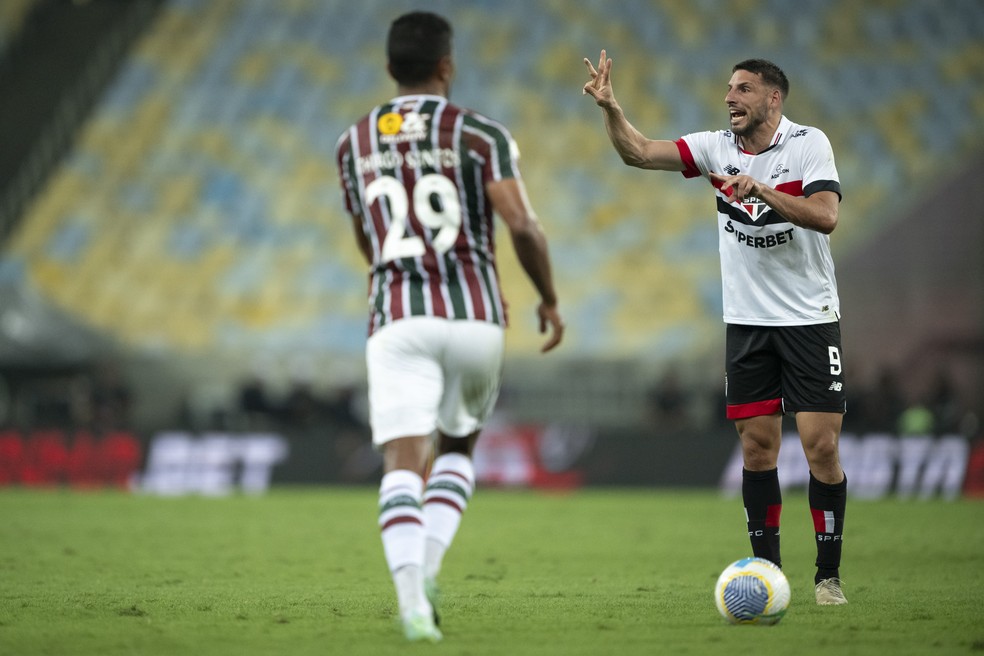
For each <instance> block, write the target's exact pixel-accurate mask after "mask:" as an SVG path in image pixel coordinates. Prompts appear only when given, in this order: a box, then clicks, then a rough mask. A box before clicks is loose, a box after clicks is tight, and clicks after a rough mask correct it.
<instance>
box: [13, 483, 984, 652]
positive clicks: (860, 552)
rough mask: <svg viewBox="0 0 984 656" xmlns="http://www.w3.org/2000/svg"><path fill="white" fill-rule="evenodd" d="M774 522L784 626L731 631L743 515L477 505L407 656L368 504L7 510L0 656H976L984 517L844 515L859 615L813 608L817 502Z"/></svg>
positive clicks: (697, 503)
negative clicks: (722, 581) (420, 640)
mask: <svg viewBox="0 0 984 656" xmlns="http://www.w3.org/2000/svg"><path fill="white" fill-rule="evenodd" d="M783 510H784V512H783V558H784V561H785V562H784V569H785V571H786V574H787V576H788V578H789V580H790V584H791V586H792V590H793V596H792V603H791V605H790V608H789V612H788V614H787V615H786V617H785V619H783V621H782V622H780V623H779V624H778V625H777V626H774V627H757V626H731V625H728V624H726V623H725V622H724V620H722V619H721V617H720V616H719V615H718V613H717V610H716V608H715V606H714V600H713V587H714V582H715V580H716V578H717V575H718V574H719V573H720V571H721V569H723V568H724V566H725V565H727V564H728V563H729V562H730V561H732V560H734V559H737V558H739V557H742V556H745V555H747V553H748V544H747V538H746V537H745V535H744V531H743V529H744V516H743V513H742V509H741V503H740V501H739V500H737V499H729V498H723V497H722V496H720V495H719V494H718V493H716V492H712V491H683V490H586V491H579V492H574V493H569V494H547V493H537V492H517V491H501V490H492V489H487V488H481V487H480V488H479V490H478V491H477V493H476V495H475V497H474V499H473V501H472V503H471V506H470V507H469V509H468V512H467V514H466V516H465V518H464V522H463V524H462V528H461V531H460V532H459V534H458V539H457V541H456V543H455V545H454V547H453V549H452V551H451V552H450V553H449V555H448V557H447V559H446V561H445V567H444V572H443V574H442V580H441V584H442V587H443V592H444V603H443V630H444V634H445V639H444V642H443V643H440V644H438V645H431V644H414V645H410V644H408V643H406V642H405V641H404V639H403V637H402V634H401V633H400V631H399V629H398V627H397V624H396V620H395V611H396V608H395V598H394V597H395V596H394V594H393V591H392V587H391V583H390V580H389V576H388V574H387V572H386V568H385V565H384V561H383V556H382V547H381V545H380V542H379V536H378V529H377V528H376V492H375V490H374V489H371V488H322V489H309V488H305V489H296V490H295V489H289V488H287V489H275V490H274V491H272V492H271V493H269V494H267V495H265V496H261V497H241V496H237V497H229V498H221V499H205V498H197V497H185V498H175V499H161V498H151V497H145V496H139V495H129V494H124V493H109V492H88V493H71V492H64V491H25V490H6V491H2V492H0V654H3V655H9V656H21V655H23V656H30V655H34V654H52V655H58V656H62V655H65V656H69V655H76V654H79V655H83V654H93V655H95V654H98V655H100V656H111V655H116V654H134V655H149V656H154V655H165V654H166V655H176V654H196V655H206V656H209V655H213V654H230V655H233V654H235V655H237V656H238V655H240V654H289V655H291V656H298V655H304V654H356V655H358V654H374V655H375V654H406V653H424V652H426V651H431V652H434V653H443V654H467V655H472V656H478V655H481V654H565V655H570V654H619V655H621V654H655V653H665V654H694V655H703V654H744V653H754V654H756V656H760V655H770V654H800V653H801V654H813V653H826V654H838V655H839V654H873V655H874V654H878V655H881V654H974V653H977V654H984V610H982V609H984V592H982V590H984V502H981V501H967V500H965V501H957V502H952V503H948V502H943V501H897V500H886V501H877V502H875V501H853V502H851V503H850V504H849V506H848V515H847V522H846V525H847V534H846V541H845V546H844V565H843V568H842V575H843V578H844V579H845V581H846V586H845V591H846V594H847V596H848V599H849V600H850V604H849V605H847V606H842V607H823V608H821V607H817V606H816V605H815V604H814V602H813V589H812V578H813V560H814V558H815V549H814V547H813V533H812V526H811V523H810V519H809V512H808V510H807V504H806V498H805V496H803V495H787V497H786V499H785V501H784V508H783Z"/></svg>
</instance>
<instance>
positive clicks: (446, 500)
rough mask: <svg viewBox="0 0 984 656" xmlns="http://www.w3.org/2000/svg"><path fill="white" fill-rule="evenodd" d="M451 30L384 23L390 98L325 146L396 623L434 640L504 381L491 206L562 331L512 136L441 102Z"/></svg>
mask: <svg viewBox="0 0 984 656" xmlns="http://www.w3.org/2000/svg"><path fill="white" fill-rule="evenodd" d="M451 39H452V28H451V26H450V24H449V23H448V22H447V21H446V20H445V19H444V18H442V17H440V16H438V15H436V14H433V13H430V12H411V13H408V14H405V15H403V16H401V17H399V18H397V19H396V20H395V21H394V22H393V23H392V25H391V26H390V29H389V34H388V37H387V57H388V69H389V73H390V75H391V76H392V77H393V79H394V80H395V81H396V84H397V97H395V98H393V99H392V100H390V101H388V102H385V103H383V104H381V105H379V106H377V107H375V108H373V109H372V110H371V111H370V112H369V113H368V114H367V115H366V116H365V117H363V118H362V119H360V120H359V121H358V122H356V123H355V124H354V125H352V126H351V127H350V128H349V129H348V130H346V131H345V133H344V134H342V136H341V137H340V138H339V141H338V145H337V148H336V154H337V160H338V168H339V175H340V178H341V183H342V188H343V193H344V197H345V206H346V209H347V211H348V212H349V214H350V215H351V216H352V225H353V227H354V230H355V238H356V241H357V243H358V246H359V248H360V250H361V252H362V254H363V255H364V256H365V259H366V262H367V263H368V265H369V267H370V273H369V338H368V342H367V345H366V364H367V369H368V383H369V406H370V424H371V426H372V437H373V444H374V445H375V446H376V447H377V448H379V449H381V450H382V453H383V478H382V482H381V484H380V491H379V526H380V530H381V535H382V542H383V551H384V554H385V556H386V561H387V564H388V566H389V568H390V572H391V573H392V576H393V582H394V585H395V587H396V594H397V601H398V605H399V609H400V617H401V620H402V622H403V628H404V633H405V635H406V637H407V638H408V639H410V640H430V641H435V642H436V641H438V640H440V639H441V638H442V634H441V631H440V630H439V629H438V627H437V626H436V623H437V613H436V609H435V604H436V577H437V575H438V573H439V571H440V567H441V562H442V559H443V557H444V554H445V552H446V550H447V548H448V547H449V546H450V544H451V541H452V540H453V538H454V536H455V534H456V532H457V530H458V526H459V524H460V521H461V516H462V513H463V512H464V510H465V508H466V506H467V503H468V501H469V499H470V498H471V495H472V492H473V490H474V487H475V472H474V468H473V465H472V460H471V456H472V451H473V449H474V446H475V442H476V440H477V439H478V436H479V432H480V431H481V428H482V426H483V424H484V423H485V421H486V420H487V419H488V417H489V415H490V413H491V412H492V409H493V406H494V404H495V401H496V398H497V396H498V393H499V381H500V373H501V369H502V362H503V329H504V328H505V326H506V304H505V302H504V301H503V298H502V294H501V291H500V289H499V276H498V272H497V270H496V256H495V230H494V228H495V225H494V221H493V217H494V214H498V215H499V216H500V217H501V219H502V220H503V222H504V223H505V224H506V227H507V229H508V232H509V235H510V238H511V241H512V246H513V248H514V250H515V251H516V255H517V258H518V260H519V263H520V265H521V266H522V267H523V269H524V270H525V272H526V274H527V275H528V276H529V279H530V281H531V282H532V284H533V285H534V287H535V288H536V290H537V292H539V295H540V299H541V302H540V304H539V306H538V308H537V313H538V318H539V327H540V332H544V333H545V332H547V331H549V336H548V338H547V340H546V342H545V344H544V345H543V348H542V350H543V351H544V352H546V351H549V350H551V349H553V348H554V347H555V346H557V345H558V344H559V343H560V342H561V339H562V337H563V333H564V323H563V321H562V319H561V315H560V313H559V311H558V308H557V294H556V291H555V290H554V284H553V278H552V274H551V265H550V258H549V254H548V250H547V242H546V237H545V236H544V233H543V231H542V229H541V227H540V224H539V222H538V220H537V218H536V215H535V214H534V212H533V210H532V208H531V207H530V204H529V202H528V200H527V196H526V191H525V187H524V185H523V181H522V178H521V177H520V175H519V168H518V159H519V151H518V148H517V147H516V144H515V142H514V141H513V138H512V136H511V135H510V134H509V132H508V130H506V128H505V127H503V126H502V125H501V124H499V123H497V122H496V121H494V120H492V119H490V118H487V117H485V116H483V115H481V114H479V113H477V112H474V111H470V110H467V109H464V108H461V107H458V106H456V105H454V104H452V103H450V102H449V101H448V93H449V90H450V86H451V81H452V78H453V76H454V61H453V59H452V54H451ZM435 432H436V441H435V439H434V434H435ZM432 452H433V453H434V455H435V456H436V457H435V458H434V460H433V463H432V464H430V466H429V475H428V465H429V463H430V458H431V454H432ZM425 477H426V478H425Z"/></svg>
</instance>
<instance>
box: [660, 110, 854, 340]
mask: <svg viewBox="0 0 984 656" xmlns="http://www.w3.org/2000/svg"><path fill="white" fill-rule="evenodd" d="M676 144H677V148H679V150H680V156H681V157H682V158H683V163H684V165H685V166H686V169H685V170H684V171H683V175H684V176H685V177H688V178H692V177H697V176H704V177H709V174H710V173H717V174H719V175H748V176H750V177H752V178H754V179H755V180H757V181H759V182H760V183H763V184H766V185H768V186H770V187H773V188H775V189H776V190H778V191H782V192H785V193H787V194H790V195H792V196H803V197H807V196H810V195H811V194H814V193H817V192H818V191H833V192H835V193H836V194H837V195H838V197H840V179H839V178H838V175H837V168H836V166H835V165H834V154H833V150H832V149H831V147H830V141H829V140H828V139H827V136H826V135H825V134H824V133H823V132H821V131H820V130H818V129H816V128H813V127H808V126H805V125H797V124H796V123H793V122H792V121H790V120H789V119H787V118H786V117H785V116H783V117H782V120H781V121H780V123H779V128H778V129H777V130H776V133H775V135H774V136H773V139H772V145H771V146H770V147H769V148H767V149H766V150H764V151H762V152H761V153H758V154H755V155H753V154H751V153H748V152H746V151H744V150H743V149H742V148H741V146H740V144H739V140H738V137H737V136H736V135H735V134H734V133H732V132H731V131H730V130H720V131H717V132H697V133H694V134H688V135H685V136H684V137H681V138H680V139H678V140H677V142H676ZM715 193H716V197H717V210H718V229H719V233H718V239H719V249H720V252H721V279H722V285H723V300H724V321H725V323H735V324H746V325H755V326H798V325H809V324H819V323H829V322H832V321H837V320H838V319H839V318H840V301H839V299H838V296H837V282H836V280H835V278H834V262H833V259H832V258H831V255H830V238H829V237H828V236H827V235H825V234H823V233H820V232H817V231H815V230H808V229H806V228H800V227H797V226H795V225H793V224H792V223H790V222H789V221H787V220H786V218H785V217H783V216H782V215H780V214H779V213H778V212H776V211H775V210H773V209H772V208H770V207H769V206H768V205H766V204H765V203H763V202H761V201H760V200H759V199H757V198H746V199H743V200H742V202H740V203H739V202H735V203H729V202H728V201H727V198H726V196H725V195H724V194H723V193H722V192H721V190H716V192H715Z"/></svg>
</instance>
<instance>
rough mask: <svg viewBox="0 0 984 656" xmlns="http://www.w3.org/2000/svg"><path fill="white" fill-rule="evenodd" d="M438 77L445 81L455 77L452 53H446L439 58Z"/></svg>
mask: <svg viewBox="0 0 984 656" xmlns="http://www.w3.org/2000/svg"><path fill="white" fill-rule="evenodd" d="M437 77H438V78H439V79H440V80H441V81H442V82H444V83H450V82H451V80H452V79H453V78H454V60H453V59H452V58H451V55H444V56H443V57H441V59H440V60H438V62H437Z"/></svg>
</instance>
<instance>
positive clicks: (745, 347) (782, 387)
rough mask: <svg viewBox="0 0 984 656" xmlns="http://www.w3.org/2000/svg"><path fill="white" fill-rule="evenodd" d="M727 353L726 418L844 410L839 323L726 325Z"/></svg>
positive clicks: (844, 391) (844, 396) (845, 401)
mask: <svg viewBox="0 0 984 656" xmlns="http://www.w3.org/2000/svg"><path fill="white" fill-rule="evenodd" d="M726 349H727V356H726V357H727V362H726V364H725V371H726V377H725V385H724V387H725V397H726V399H727V403H728V410H727V411H728V419H745V418H747V417H757V416H760V415H771V414H775V413H777V412H787V411H788V412H840V413H843V412H844V411H845V410H846V409H847V400H846V399H847V396H846V390H845V387H844V367H843V363H842V361H841V337H840V322H837V321H834V322H832V323H820V324H815V325H810V326H743V325H736V324H728V333H727V346H726Z"/></svg>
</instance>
